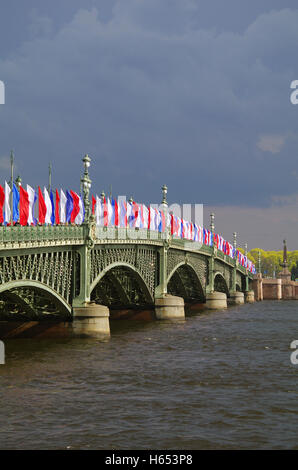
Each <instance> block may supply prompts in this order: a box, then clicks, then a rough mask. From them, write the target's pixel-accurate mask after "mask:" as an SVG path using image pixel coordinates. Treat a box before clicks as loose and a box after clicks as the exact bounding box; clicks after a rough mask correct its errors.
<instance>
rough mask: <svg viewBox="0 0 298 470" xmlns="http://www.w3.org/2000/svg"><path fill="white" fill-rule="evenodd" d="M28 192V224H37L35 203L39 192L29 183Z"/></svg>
mask: <svg viewBox="0 0 298 470" xmlns="http://www.w3.org/2000/svg"><path fill="white" fill-rule="evenodd" d="M27 193H28V198H29V214H28V220H27V224H28V225H36V222H37V221H36V218H35V217H34V204H35V202H36V199H37V194H36V191H35V189H33V188H31V186H29V184H27Z"/></svg>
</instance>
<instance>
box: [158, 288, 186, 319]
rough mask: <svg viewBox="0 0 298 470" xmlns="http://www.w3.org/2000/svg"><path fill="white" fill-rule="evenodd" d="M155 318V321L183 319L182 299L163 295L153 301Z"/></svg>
mask: <svg viewBox="0 0 298 470" xmlns="http://www.w3.org/2000/svg"><path fill="white" fill-rule="evenodd" d="M155 316H156V318H157V320H179V319H184V318H185V312H184V299H183V298H182V297H176V296H174V295H170V294H165V295H164V296H163V297H159V298H156V299H155Z"/></svg>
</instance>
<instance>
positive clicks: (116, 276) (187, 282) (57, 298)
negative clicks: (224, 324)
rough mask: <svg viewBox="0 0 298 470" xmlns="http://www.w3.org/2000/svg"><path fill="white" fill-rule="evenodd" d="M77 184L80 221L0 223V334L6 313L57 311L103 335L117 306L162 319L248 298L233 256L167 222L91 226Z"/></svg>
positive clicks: (249, 277) (80, 328)
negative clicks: (175, 232)
mask: <svg viewBox="0 0 298 470" xmlns="http://www.w3.org/2000/svg"><path fill="white" fill-rule="evenodd" d="M84 178H85V179H84ZM82 181H83V184H84V183H86V182H88V181H90V179H89V174H88V170H86V169H85V174H84V177H83V179H82ZM84 188H85V189H84V204H85V220H84V222H83V224H82V225H42V226H39V225H37V226H20V225H16V226H1V227H0V315H1V317H0V318H1V321H0V336H1V328H2V327H1V325H2V326H3V324H4V323H7V322H9V321H11V320H22V319H27V320H28V321H34V320H40V319H42V318H49V317H52V318H56V317H58V316H59V318H61V316H62V318H63V321H64V324H65V328H71V329H72V331H73V332H74V333H76V334H78V335H85V334H86V335H93V334H95V335H97V334H104V335H109V332H110V329H109V317H110V314H111V316H112V312H113V309H116V308H132V307H133V308H136V307H138V308H148V307H150V308H153V309H154V311H155V315H156V318H157V319H159V320H163V319H173V318H174V319H177V318H184V315H185V312H184V306H185V304H191V303H205V305H206V307H208V308H223V307H226V306H227V303H236V304H237V303H243V302H244V301H247V302H252V301H254V293H253V290H252V289H253V278H254V275H253V274H252V273H251V272H250V271H249V270H248V269H247V268H245V267H244V266H241V265H240V264H239V262H238V259H237V257H235V258H234V259H233V258H231V257H230V256H227V255H225V254H224V253H223V252H222V251H220V250H218V249H217V248H216V245H213V246H207V245H204V244H201V245H199V246H197V245H196V244H194V245H193V246H192V244H191V243H190V242H187V243H185V241H184V240H183V239H179V238H176V237H173V236H172V235H171V233H170V230H168V229H166V230H165V231H164V232H152V231H151V230H149V229H142V228H131V227H126V228H120V227H103V226H97V225H96V223H95V219H94V216H93V215H92V214H91V210H90V201H89V189H90V184H88V185H84ZM163 203H164V204H165V205H166V204H167V203H166V200H165V198H164V199H163ZM212 231H214V218H212V219H211V232H212ZM236 243H237V241H236V234H235V235H234V247H235V248H236Z"/></svg>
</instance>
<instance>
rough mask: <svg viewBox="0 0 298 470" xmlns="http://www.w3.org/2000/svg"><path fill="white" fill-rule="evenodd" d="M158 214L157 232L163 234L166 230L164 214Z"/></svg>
mask: <svg viewBox="0 0 298 470" xmlns="http://www.w3.org/2000/svg"><path fill="white" fill-rule="evenodd" d="M158 212H159V214H158V215H159V224H158V231H159V232H164V231H165V228H166V218H165V214H164V212H163V211H158Z"/></svg>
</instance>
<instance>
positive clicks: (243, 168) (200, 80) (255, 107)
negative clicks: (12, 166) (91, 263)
mask: <svg viewBox="0 0 298 470" xmlns="http://www.w3.org/2000/svg"><path fill="white" fill-rule="evenodd" d="M197 6H198V3H197V2H194V1H188V2H180V1H178V0H177V1H174V2H168V1H165V2H160V1H157V0H154V1H153V0H150V1H148V0H146V1H145V0H143V1H138V2H137V1H136V0H130V1H127V2H122V1H119V2H116V4H115V6H114V9H113V10H112V16H111V18H110V19H109V20H106V19H105V21H104V20H103V19H102V18H101V16H100V11H99V12H98V11H97V10H96V9H91V10H84V9H81V10H79V11H77V13H76V14H75V15H74V17H73V18H72V20H71V21H69V22H68V23H67V24H65V25H63V26H62V27H61V28H60V29H59V30H58V31H57V32H56V33H53V32H52V34H48V35H45V36H44V34H39V36H38V37H36V38H34V39H33V40H31V41H27V42H26V43H24V44H23V46H22V47H21V48H20V49H19V50H18V51H17V52H16V53H15V54H14V56H13V57H10V58H9V59H7V58H6V59H4V60H2V61H1V60H0V70H1V74H2V76H1V77H0V78H3V79H4V81H5V82H6V83H7V93H8V98H7V101H8V103H9V104H7V105H5V112H3V110H2V109H1V114H0V123H1V128H2V129H5V135H3V136H2V147H3V148H7V149H10V148H11V146H14V147H17V148H16V156H17V157H18V156H19V158H21V159H22V168H21V169H22V172H23V175H22V176H23V178H24V179H26V180H28V183H29V184H40V181H41V179H42V178H43V179H44V178H46V168H47V164H48V161H50V160H51V161H52V162H53V165H54V181H55V184H57V185H65V184H66V181H67V184H68V185H69V186H71V185H76V186H77V185H78V181H79V172H80V171H81V163H80V161H79V159H80V157H81V155H83V153H85V152H90V154H91V155H92V156H94V158H95V161H94V162H93V165H92V167H91V171H92V172H93V173H92V178H93V180H94V182H95V189H96V191H100V190H101V189H102V187H105V188H107V187H108V185H109V184H110V182H111V183H112V184H113V188H114V191H115V192H117V193H119V194H126V193H127V194H128V193H129V194H130V193H133V195H134V197H136V198H137V199H139V200H144V201H148V200H152V202H157V200H158V198H160V197H161V196H160V186H161V184H163V183H164V182H167V184H168V186H169V197H170V198H171V199H172V200H173V201H183V202H190V201H195V202H203V203H210V204H215V203H216V202H217V201H219V200H220V201H221V202H222V203H226V204H231V203H232V202H233V201H235V200H237V201H238V202H239V203H242V204H248V203H250V204H256V205H259V204H263V205H264V204H269V203H270V200H271V195H272V188H275V187H276V186H277V185H279V186H280V192H281V194H284V195H287V194H288V192H289V186H291V181H294V177H293V176H291V171H292V170H293V169H294V168H295V166H296V161H295V158H294V156H293V153H292V149H293V147H294V138H292V140H291V139H289V141H287V143H286V145H284V146H282V145H280V148H279V150H280V153H279V154H280V155H281V156H282V159H280V160H276V161H275V162H273V163H272V165H271V167H270V170H268V167H267V160H266V159H263V158H262V150H261V149H260V148H258V146H256V142H258V139H259V138H260V135H261V136H262V135H264V136H268V135H284V134H286V133H288V132H292V134H294V132H295V127H296V122H297V110H296V109H295V113H294V106H291V104H290V102H289V85H290V82H291V81H292V80H293V79H295V78H298V73H296V69H295V64H294V62H293V51H294V48H295V46H297V45H298V30H297V28H296V29H294V24H296V25H297V23H298V11H297V10H295V11H294V10H289V9H285V10H282V11H272V12H268V13H266V14H264V15H262V16H260V17H258V18H257V19H256V20H255V21H254V22H253V23H252V24H251V25H250V26H249V27H248V28H247V29H246V30H245V31H244V32H243V33H239V32H221V33H217V32H216V29H198V27H197V22H194V21H193V18H194V17H196V8H197ZM41 18H45V17H44V16H41ZM37 23H38V21H37ZM41 23H42V24H44V25H46V27H47V24H50V23H48V22H47V21H44V20H42V21H41ZM48 32H49V31H48ZM278 64H282V66H281V67H278ZM296 75H297V76H296ZM295 119H296V120H295ZM259 147H260V146H259ZM3 148H2V150H3ZM33 159H35V164H34V173H33V172H32V170H30V169H29V168H28V163H27V162H29V161H31V162H32V160H33ZM285 161H286V162H287V165H285V164H284V162H285ZM268 172H269V174H268ZM266 173H267V174H268V178H267V179H266V178H264V175H265V174H266ZM291 178H292V179H291ZM43 183H44V181H43V182H41V184H43ZM154 195H155V197H154Z"/></svg>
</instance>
